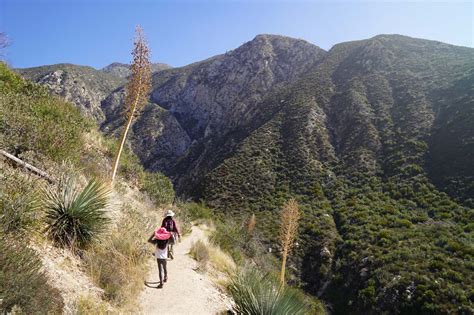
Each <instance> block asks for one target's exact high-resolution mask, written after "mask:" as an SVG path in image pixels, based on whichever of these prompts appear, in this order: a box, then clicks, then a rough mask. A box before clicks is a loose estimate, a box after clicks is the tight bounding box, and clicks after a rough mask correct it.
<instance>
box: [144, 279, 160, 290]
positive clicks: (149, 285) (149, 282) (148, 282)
mask: <svg viewBox="0 0 474 315" xmlns="http://www.w3.org/2000/svg"><path fill="white" fill-rule="evenodd" d="M144 283H145V286H147V287H149V288H152V289H158V284H159V282H151V281H144ZM152 284H156V285H155V286H153V285H152Z"/></svg>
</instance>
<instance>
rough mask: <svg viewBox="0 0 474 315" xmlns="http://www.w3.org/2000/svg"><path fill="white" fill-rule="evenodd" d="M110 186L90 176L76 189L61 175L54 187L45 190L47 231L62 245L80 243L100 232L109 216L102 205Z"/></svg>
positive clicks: (83, 243) (73, 184) (69, 178)
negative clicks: (82, 187)
mask: <svg viewBox="0 0 474 315" xmlns="http://www.w3.org/2000/svg"><path fill="white" fill-rule="evenodd" d="M109 193H110V189H109V188H108V187H107V186H106V185H104V184H103V183H101V182H99V181H97V180H91V181H89V183H88V184H87V185H86V187H85V188H84V189H83V190H82V191H80V190H79V189H78V187H77V185H76V183H75V181H74V179H72V177H63V178H62V179H61V181H60V182H59V184H58V186H57V187H56V188H55V189H50V190H48V191H46V194H45V208H46V224H47V232H48V234H49V235H50V237H51V238H52V239H53V240H54V241H56V242H58V243H59V244H62V245H68V246H75V245H78V246H79V247H83V246H85V245H87V244H88V243H89V242H91V241H92V240H93V239H94V238H95V237H97V235H98V234H99V233H100V232H102V231H103V230H104V229H105V227H106V225H107V223H108V222H109V219H108V218H107V216H106V212H105V210H104V208H105V207H106V206H107V203H108V196H109Z"/></svg>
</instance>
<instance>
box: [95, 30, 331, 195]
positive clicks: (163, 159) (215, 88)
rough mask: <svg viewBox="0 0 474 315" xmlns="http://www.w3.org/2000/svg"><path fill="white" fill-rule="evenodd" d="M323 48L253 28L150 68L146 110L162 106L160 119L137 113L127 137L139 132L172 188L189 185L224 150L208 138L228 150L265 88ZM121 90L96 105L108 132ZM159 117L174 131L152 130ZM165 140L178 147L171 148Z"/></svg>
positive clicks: (141, 144) (143, 149) (148, 160)
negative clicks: (166, 66) (174, 64)
mask: <svg viewBox="0 0 474 315" xmlns="http://www.w3.org/2000/svg"><path fill="white" fill-rule="evenodd" d="M324 55H325V51H323V50H322V49H320V48H318V47H317V46H314V45H312V44H309V43H307V42H305V41H303V40H296V39H292V38H288V37H283V36H274V35H259V36H257V37H256V38H255V39H254V40H252V41H250V42H248V43H246V44H244V45H242V46H240V47H239V48H237V49H235V50H233V51H230V52H228V53H226V54H224V55H220V56H216V57H213V58H210V59H208V60H205V61H202V62H199V63H195V64H192V65H189V66H186V67H183V68H177V69H171V70H164V71H161V72H159V73H156V74H155V75H154V77H153V92H152V94H151V100H150V101H151V103H152V104H150V105H149V107H148V111H147V113H151V112H153V113H158V112H160V111H161V110H165V111H167V112H168V114H167V115H163V117H166V119H164V120H161V118H159V116H158V115H154V116H153V118H147V117H142V118H141V119H139V120H137V121H136V122H135V124H134V126H133V131H134V137H135V138H134V139H137V140H138V139H140V140H138V141H133V142H132V143H133V146H134V147H135V149H136V151H137V152H139V156H140V157H141V159H142V161H143V163H144V165H145V166H146V167H147V168H149V169H152V170H160V171H163V172H164V173H165V174H167V175H169V176H172V177H173V178H174V179H175V183H176V185H177V187H178V190H181V188H180V187H182V188H183V190H184V189H188V188H190V187H193V185H194V184H196V183H197V182H199V181H200V180H201V179H202V177H203V176H204V174H205V173H206V172H207V171H209V170H210V169H211V168H212V167H214V166H215V165H216V164H217V163H219V161H221V160H222V158H223V157H224V156H225V154H216V152H215V150H214V149H213V147H214V145H216V144H217V143H219V146H220V147H221V148H220V149H223V148H227V149H226V150H224V151H226V152H229V151H231V150H232V147H233V146H234V145H235V143H233V142H232V141H233V140H230V143H229V142H228V141H227V140H228V139H230V138H229V137H228V134H229V133H235V132H239V130H240V129H241V128H242V126H243V125H248V124H249V122H250V121H252V119H253V118H254V117H255V116H256V115H257V114H258V113H259V109H258V107H259V104H260V103H261V102H262V101H263V100H264V99H265V98H266V97H267V96H268V95H269V94H271V93H272V92H274V91H277V90H278V89H280V88H282V87H284V86H286V85H288V84H290V83H292V82H293V81H295V80H296V79H297V78H298V77H299V76H300V75H301V74H303V73H305V72H306V71H308V69H310V68H311V67H313V66H315V65H316V64H317V63H318V62H319V61H320V60H321V59H322V58H323V56H324ZM121 98H123V91H122V90H117V91H115V92H114V93H112V94H111V95H110V96H109V97H108V98H107V99H106V100H105V102H104V103H103V105H102V106H103V108H104V110H105V111H106V112H110V115H107V117H108V119H107V121H106V122H105V123H104V124H103V125H102V128H103V129H104V130H106V131H107V132H116V131H115V128H116V126H119V125H121V121H122V120H121V117H120V116H118V115H117V110H116V109H117V108H119V105H118V104H120V99H121ZM157 107H159V108H157ZM152 122H153V123H152ZM168 124H169V128H167V125H168ZM162 125H163V126H164V128H163V130H168V129H169V130H173V132H168V133H166V134H157V133H156V129H161V127H160V126H162ZM150 134H154V135H155V136H153V137H150ZM170 148H179V149H176V150H172V153H173V154H172V155H170ZM150 151H152V152H154V153H153V154H150ZM170 159H171V160H170ZM184 177H185V178H184ZM191 182H192V183H193V184H192V185H191V184H190V183H191Z"/></svg>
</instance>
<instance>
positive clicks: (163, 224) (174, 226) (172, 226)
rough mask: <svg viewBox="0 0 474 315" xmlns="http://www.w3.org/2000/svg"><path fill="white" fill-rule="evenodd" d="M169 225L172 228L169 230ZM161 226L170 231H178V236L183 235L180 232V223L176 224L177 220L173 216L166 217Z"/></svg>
mask: <svg viewBox="0 0 474 315" xmlns="http://www.w3.org/2000/svg"><path fill="white" fill-rule="evenodd" d="M168 221H171V222H168ZM169 226H171V229H169V230H168V227H169ZM161 227H164V228H166V230H167V231H168V232H174V233H177V234H178V236H179V237H181V235H180V234H179V230H178V225H176V221H175V220H174V219H173V218H172V217H166V218H164V219H163V222H161Z"/></svg>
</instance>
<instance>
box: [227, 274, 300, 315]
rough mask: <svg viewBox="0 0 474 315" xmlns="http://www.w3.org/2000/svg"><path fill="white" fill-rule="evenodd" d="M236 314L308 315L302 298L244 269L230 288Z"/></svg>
mask: <svg viewBox="0 0 474 315" xmlns="http://www.w3.org/2000/svg"><path fill="white" fill-rule="evenodd" d="M228 290H229V292H230V294H231V296H232V298H233V299H234V301H235V309H234V311H235V312H236V313H237V314H255V315H257V314H268V315H270V314H271V315H279V314H295V315H296V314H307V313H308V306H307V305H306V304H305V303H304V301H303V296H302V295H301V294H300V293H299V292H297V291H296V290H294V289H292V288H290V287H288V286H280V284H279V282H278V280H277V279H275V278H272V277H271V276H269V275H267V276H264V275H262V274H260V273H259V272H258V271H256V270H255V269H253V268H252V269H251V268H244V269H242V270H241V271H240V272H238V273H237V274H236V275H235V276H234V277H233V278H232V279H231V282H230V284H229V287H228Z"/></svg>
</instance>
